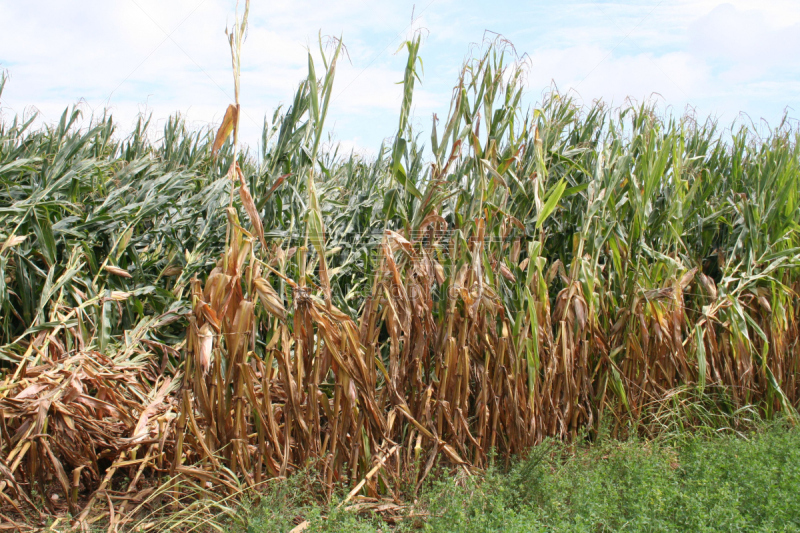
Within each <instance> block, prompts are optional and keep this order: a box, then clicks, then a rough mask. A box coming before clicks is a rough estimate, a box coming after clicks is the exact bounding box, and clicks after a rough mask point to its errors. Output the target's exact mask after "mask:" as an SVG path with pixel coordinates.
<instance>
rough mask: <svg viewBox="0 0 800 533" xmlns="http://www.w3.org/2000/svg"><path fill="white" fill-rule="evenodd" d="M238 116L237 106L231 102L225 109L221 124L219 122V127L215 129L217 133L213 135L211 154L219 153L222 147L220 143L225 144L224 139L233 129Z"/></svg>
mask: <svg viewBox="0 0 800 533" xmlns="http://www.w3.org/2000/svg"><path fill="white" fill-rule="evenodd" d="M238 116H239V107H238V106H236V105H233V104H231V105H229V106H228V109H226V110H225V116H224V117H223V119H222V124H220V126H219V129H218V130H217V135H216V137H214V145H213V146H212V147H211V153H212V154H214V155H217V153H219V150H220V148H222V145H223V144H225V140H226V139H227V138H228V137H229V136H230V134H231V132H232V131H233V128H234V126H235V125H236V123H237V118H238Z"/></svg>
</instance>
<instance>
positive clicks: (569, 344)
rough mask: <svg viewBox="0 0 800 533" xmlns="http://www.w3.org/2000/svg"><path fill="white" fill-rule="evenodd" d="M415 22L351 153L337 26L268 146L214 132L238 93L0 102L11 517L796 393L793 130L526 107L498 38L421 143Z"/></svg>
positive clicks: (566, 103)
mask: <svg viewBox="0 0 800 533" xmlns="http://www.w3.org/2000/svg"><path fill="white" fill-rule="evenodd" d="M237 24H238V26H235V28H234V30H233V31H232V32H231V33H230V35H231V45H232V51H233V62H234V71H235V72H238V70H237V69H238V57H239V51H240V50H239V48H237V47H240V46H241V39H242V36H243V35H244V30H245V24H244V23H243V22H242V21H238V20H237ZM419 45H420V43H419V40H418V39H417V40H413V41H411V42H409V43H407V49H408V52H409V60H408V64H407V68H406V73H405V78H404V98H403V104H402V109H401V113H400V121H399V125H398V131H397V132H396V135H395V138H394V140H393V143H392V146H391V148H388V149H381V151H380V152H379V156H378V157H377V158H376V160H375V161H371V162H369V161H365V160H363V159H361V158H358V157H355V156H350V157H349V158H348V157H340V156H339V155H338V153H337V152H336V151H332V152H329V151H326V150H324V149H323V148H322V146H323V145H322V143H321V139H322V135H323V133H324V120H325V116H326V113H327V108H328V104H329V102H330V101H331V94H332V87H333V79H334V72H335V65H336V60H337V58H338V56H339V53H340V50H341V49H340V43H339V42H338V41H336V42H335V48H334V51H333V53H332V54H329V55H328V56H325V51H324V50H321V53H322V55H323V63H324V73H323V75H322V76H321V77H320V78H319V79H318V77H317V74H316V71H315V67H314V61H313V59H311V56H309V77H308V79H306V80H304V81H303V82H302V83H301V84H300V87H299V89H298V91H297V94H296V96H295V99H294V101H293V103H292V106H290V107H289V108H288V109H287V110H286V111H285V112H283V113H279V112H276V114H275V116H274V117H273V120H272V124H271V125H270V124H267V125H266V126H265V130H264V140H263V142H264V145H263V152H262V153H263V154H264V155H263V157H261V158H260V159H256V158H255V157H253V156H251V155H250V154H248V153H247V152H242V151H241V150H239V149H238V147H237V146H236V143H235V142H234V143H231V142H229V140H228V139H229V138H230V136H231V134H233V137H234V138H235V137H236V135H237V133H236V132H237V129H238V126H237V124H238V120H239V112H240V109H239V106H238V102H236V103H235V104H234V105H232V106H231V107H230V108H229V111H228V113H226V115H225V119H224V122H223V126H222V127H221V128H220V130H219V132H218V134H217V135H216V136H214V135H212V134H211V132H204V133H203V134H202V135H201V134H190V133H188V132H186V131H185V130H184V129H182V127H181V126H180V123H179V122H178V121H174V122H171V123H170V125H168V127H167V129H166V130H165V134H164V138H163V140H162V142H161V144H159V145H157V146H156V145H154V144H151V143H149V142H148V141H147V140H146V139H145V138H144V136H143V135H144V134H143V132H142V131H140V129H138V128H137V131H136V132H135V133H134V135H132V136H131V137H130V138H128V139H126V140H125V141H120V142H117V141H114V140H113V138H112V136H111V131H112V130H113V126H112V123H111V121H110V119H108V118H104V119H103V120H102V121H100V122H98V123H97V124H96V125H95V127H94V128H93V129H91V130H90V131H88V132H86V131H83V132H82V131H76V130H74V129H71V126H70V120H69V119H68V116H67V115H66V114H65V118H64V121H63V122H62V124H61V125H59V126H58V127H57V128H51V129H47V130H43V131H38V132H27V131H26V128H27V126H25V125H24V124H19V123H17V122H16V121H15V122H14V123H13V124H11V125H10V126H7V125H5V123H3V125H2V128H3V129H2V130H0V179H1V180H2V183H3V184H4V188H3V191H2V192H0V202H1V204H0V241H2V242H3V244H2V250H0V282H1V283H2V284H3V287H2V293H1V294H0V298H2V300H0V306H2V313H3V318H4V323H3V327H2V342H3V343H4V344H3V346H1V347H0V359H2V360H3V361H5V364H6V368H5V370H4V372H5V373H4V375H3V377H2V378H1V379H0V437H1V438H2V442H1V443H0V499H1V500H2V503H1V504H0V505H2V506H3V507H2V509H3V510H2V513H3V517H7V519H8V520H21V519H20V518H19V517H21V516H23V517H28V518H29V519H31V520H36V519H37V518H38V516H39V513H40V512H44V511H40V510H34V509H42V502H44V505H45V506H46V510H47V511H48V512H50V513H59V512H64V511H70V512H72V514H73V516H78V517H79V518H81V519H83V520H84V523H86V522H87V521H90V520H92V519H97V518H102V517H103V516H104V517H105V518H106V519H108V520H109V521H110V522H111V524H112V525H114V524H117V525H124V524H129V523H130V522H129V520H130V519H131V517H132V516H134V515H135V514H136V513H139V512H140V511H142V509H144V508H145V507H147V506H150V507H151V508H152V507H156V506H155V505H154V503H155V501H154V500H153V499H152V498H154V497H155V496H154V495H155V494H157V491H158V490H170V491H173V492H174V493H178V492H180V491H181V490H184V488H186V487H189V488H191V490H212V491H220V492H226V493H228V494H233V493H236V492H237V491H241V490H242V487H243V486H249V487H258V486H260V485H261V484H262V483H263V482H264V480H266V479H269V478H274V477H279V476H286V475H290V474H292V473H294V472H297V471H298V470H301V469H306V468H312V469H313V470H314V471H315V472H317V473H318V474H319V476H320V479H321V480H322V482H323V485H324V486H325V487H326V488H327V490H328V491H329V494H330V493H331V492H332V491H333V490H334V487H335V486H336V485H337V484H339V483H344V484H350V485H353V486H355V487H360V490H361V491H363V492H365V493H367V494H368V495H370V496H375V495H390V496H393V497H394V496H397V495H398V491H400V490H401V487H402V486H407V485H406V484H407V482H408V481H409V480H411V481H412V482H413V483H416V484H417V485H418V484H419V483H421V482H422V481H423V480H424V479H425V477H426V476H427V474H428V473H429V472H430V471H431V469H432V468H433V466H434V465H435V464H436V462H437V461H443V462H446V463H447V464H450V465H464V466H476V467H482V466H485V465H486V464H487V462H488V461H489V458H490V457H491V455H490V452H491V451H492V450H495V451H496V452H497V454H498V456H499V457H501V458H508V457H510V456H512V455H514V454H521V453H525V451H526V450H527V449H528V448H529V447H531V446H533V445H535V444H537V443H539V442H541V441H542V440H543V439H544V438H546V437H550V436H554V437H558V438H564V439H570V438H575V437H576V435H578V433H579V432H581V431H583V430H586V431H588V432H589V434H592V433H593V432H596V431H598V430H599V428H600V426H601V425H602V424H608V425H610V426H611V428H612V431H614V432H615V433H617V434H622V433H627V432H631V431H643V432H646V433H649V432H652V431H657V430H658V427H659V423H660V422H659V420H660V418H659V417H660V416H661V415H660V413H662V412H663V409H664V406H665V405H672V404H674V403H676V402H682V401H684V400H685V399H686V398H689V399H700V400H701V401H708V402H711V403H712V404H713V405H714V408H715V409H717V410H718V411H719V412H723V413H735V412H736V410H737V409H740V408H743V407H747V406H754V407H753V408H754V409H758V410H759V411H760V413H761V414H762V415H763V416H772V415H773V414H775V413H779V412H780V413H783V414H785V415H786V416H788V417H790V418H794V417H795V416H796V415H795V409H796V407H797V405H798V402H799V401H800V384H798V371H799V370H800V368H799V367H798V364H799V363H800V354H799V353H798V340H799V339H798V335H799V331H798V325H799V324H800V322H799V319H800V317H799V316H798V306H797V304H798V296H797V291H798V287H800V285H799V282H800V237H799V236H798V234H797V228H798V222H800V212H799V211H798V205H799V204H798V186H800V157H799V154H800V152H798V150H799V149H798V143H797V141H798V132H797V131H796V129H793V128H792V126H791V125H789V124H787V123H784V124H781V125H780V127H779V128H777V129H775V130H774V131H773V132H772V133H771V134H770V135H769V136H767V137H766V138H757V137H755V136H754V135H753V134H752V133H751V132H750V131H749V130H747V129H744V128H743V129H739V130H735V131H734V133H733V134H732V137H731V139H730V140H728V141H726V140H724V139H723V138H722V137H721V136H720V135H719V134H718V133H717V132H716V125H715V124H713V123H711V122H707V123H705V124H700V123H697V122H696V120H695V119H694V118H693V117H684V118H681V119H672V118H669V119H663V118H659V116H658V115H657V114H656V113H655V110H654V109H653V108H650V107H648V106H644V105H643V106H638V107H635V106H630V107H627V108H624V109H623V110H621V111H618V112H612V111H609V110H608V109H606V108H605V107H604V106H603V105H602V104H599V103H598V104H595V105H593V106H592V107H589V108H586V109H582V108H580V107H579V106H577V105H576V104H575V103H574V102H573V101H571V100H570V99H569V98H567V97H565V96H563V95H559V94H558V93H552V94H549V95H547V96H546V97H545V98H544V100H543V102H542V103H541V104H540V105H539V107H537V108H536V109H535V110H534V111H533V112H532V113H525V112H524V111H523V107H522V104H521V101H522V84H523V83H522V81H523V76H524V70H523V69H522V68H521V67H520V65H518V64H516V63H512V64H511V65H507V64H506V61H507V57H508V54H505V53H504V51H505V50H504V49H503V47H502V45H500V44H495V45H493V46H489V47H488V48H487V50H486V52H485V53H484V54H483V55H481V56H479V57H478V58H476V59H474V60H471V61H469V62H468V63H467V64H466V65H465V66H464V69H463V70H462V74H461V76H460V79H459V82H458V85H457V87H456V88H455V90H454V93H453V100H452V104H451V106H450V111H449V113H448V115H447V116H446V118H445V119H444V120H443V121H442V122H441V123H440V122H439V120H438V118H437V117H434V122H433V127H432V132H433V133H432V137H431V143H430V156H429V163H430V164H427V163H425V157H426V156H424V155H423V149H422V147H421V146H420V145H419V144H418V139H417V137H416V136H415V135H414V134H413V132H412V130H411V126H410V121H409V120H408V118H409V115H410V109H411V102H412V96H413V88H414V82H415V80H416V79H418V75H417V62H418V59H417V53H418V50H419ZM236 83H237V87H238V81H237V82H236ZM237 94H238V91H237ZM72 120H76V119H74V118H73V119H72ZM220 176H225V177H224V178H220ZM237 190H238V194H235V193H236V192H237ZM226 200H227V202H226ZM131 206H133V207H131ZM245 217H246V218H245ZM183 331H187V332H188V333H186V334H185V336H184V335H182V332H183ZM685 413H686V414H685V415H684V416H685V419H684V420H682V423H683V424H685V426H692V425H693V424H694V423H695V422H698V421H697V420H694V419H693V418H692V417H693V416H695V415H694V414H692V413H690V412H689V411H686V412H685ZM159 486H160V489H157V487H159ZM187 490H188V489H187ZM53 495H55V496H57V498H56V499H54V498H53V497H52V496H53ZM176 499H177V497H175V498H173V500H176ZM103 513H105V514H103ZM0 518H2V517H0ZM2 519H4V520H5V519H6V518H2Z"/></svg>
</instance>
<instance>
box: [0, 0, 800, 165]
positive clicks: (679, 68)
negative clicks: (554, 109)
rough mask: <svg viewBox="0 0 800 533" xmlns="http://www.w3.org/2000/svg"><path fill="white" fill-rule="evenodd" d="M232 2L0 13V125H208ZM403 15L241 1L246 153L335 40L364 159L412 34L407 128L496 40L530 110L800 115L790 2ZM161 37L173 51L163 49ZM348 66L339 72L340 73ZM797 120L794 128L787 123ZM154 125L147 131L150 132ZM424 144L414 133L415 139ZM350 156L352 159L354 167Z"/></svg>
mask: <svg viewBox="0 0 800 533" xmlns="http://www.w3.org/2000/svg"><path fill="white" fill-rule="evenodd" d="M234 5H235V2H234V1H233V0H228V1H221V0H173V1H170V2H164V1H163V0H161V1H159V0H118V1H116V2H107V1H100V0H84V1H81V2H78V1H76V0H30V1H27V2H19V1H18V0H14V1H12V0H0V68H6V69H8V70H9V71H10V73H11V80H10V81H9V83H8V84H7V87H6V90H5V93H4V94H3V96H2V106H3V109H4V112H5V113H6V115H8V114H10V113H14V112H22V111H23V110H24V109H25V108H26V107H27V106H31V105H32V106H35V107H36V108H38V109H40V110H42V112H43V113H44V119H46V120H48V121H54V120H57V119H58V117H59V116H60V114H61V112H62V111H63V109H64V108H65V107H66V106H67V105H69V104H71V103H74V102H77V101H78V100H80V99H82V98H83V99H85V101H86V105H85V109H86V111H87V113H91V112H92V110H97V111H99V110H100V109H102V108H103V107H104V106H105V105H109V106H110V108H111V109H112V110H113V111H114V113H115V116H116V117H117V119H118V121H119V122H120V124H121V130H123V131H124V130H126V129H127V128H128V126H129V125H130V124H131V123H132V121H133V120H134V119H135V117H136V115H137V114H138V113H139V112H141V111H142V109H144V108H145V107H147V109H149V110H150V111H152V112H153V115H154V117H155V122H156V123H160V124H163V121H164V120H165V119H166V117H167V116H169V115H170V114H171V113H173V112H176V111H180V112H182V113H184V114H185V115H186V116H187V117H188V120H189V121H190V122H191V123H192V124H195V125H201V124H213V123H214V122H216V121H219V120H220V119H221V116H222V112H223V111H224V109H225V107H226V106H227V104H228V103H229V102H230V100H231V99H232V97H233V87H232V80H231V74H230V52H229V50H228V47H227V42H226V38H225V35H224V28H225V25H226V23H227V24H230V23H231V22H232V21H233V16H232V13H233V8H234ZM412 6H414V2H413V0H412V1H409V0H402V1H400V2H392V3H388V2H382V3H376V2H369V1H367V0H342V1H338V2H321V1H313V0H303V1H294V2H290V1H287V0H282V1H274V2H263V1H259V0H253V3H252V11H251V18H250V22H251V25H250V30H249V33H248V39H247V42H246V43H245V49H244V52H243V59H242V60H243V65H242V66H243V72H242V92H241V98H242V106H243V123H242V127H243V138H244V139H245V140H247V141H248V142H250V143H255V142H256V141H257V139H258V138H260V131H261V122H262V119H263V117H264V115H265V114H266V115H269V116H270V117H271V115H272V111H273V109H274V108H275V107H276V106H277V105H278V104H280V103H283V104H290V103H291V99H292V96H293V94H294V91H295V89H296V87H297V85H298V83H299V82H300V81H301V80H302V79H304V78H305V77H306V75H307V74H306V64H307V53H308V49H311V52H312V54H313V55H314V56H315V57H316V58H317V65H318V69H319V68H321V67H320V62H319V58H318V45H317V36H318V33H319V31H320V29H321V30H322V34H323V35H333V36H339V35H341V36H343V38H344V41H345V44H346V46H347V51H348V57H349V59H348V58H343V59H342V60H341V62H340V63H339V68H338V73H337V80H336V83H335V86H334V93H333V94H334V97H333V101H332V105H331V109H330V115H329V122H328V125H329V127H330V128H332V129H333V132H334V137H335V138H337V139H339V140H341V141H345V142H346V143H347V146H348V147H355V148H356V149H357V151H359V150H362V149H363V150H368V151H369V150H372V151H373V152H374V151H376V150H377V148H378V146H379V144H380V142H381V141H382V140H383V139H384V138H385V137H387V136H391V135H392V134H394V130H395V128H396V124H397V114H398V111H399V107H400V101H401V98H402V86H401V85H398V84H397V82H400V81H401V80H402V78H403V69H404V67H405V59H406V56H405V51H401V52H399V53H398V54H396V55H395V54H394V53H395V51H396V50H397V48H398V46H399V45H400V43H401V42H402V40H403V39H404V38H407V37H408V35H409V32H412V31H415V30H421V31H423V34H424V35H426V37H425V39H424V41H423V46H422V49H421V56H422V58H423V60H424V67H425V68H424V78H423V83H422V84H421V85H420V84H418V85H417V88H416V91H415V100H414V110H415V117H414V119H413V124H415V126H418V127H419V128H421V129H422V130H426V129H427V128H428V127H429V125H430V117H431V114H432V113H433V112H437V113H438V115H439V116H440V118H441V117H443V115H445V114H446V113H447V108H448V104H449V102H450V96H451V88H452V86H453V84H454V83H455V82H456V80H457V75H458V71H459V67H460V64H461V61H462V60H463V58H464V57H465V56H466V55H467V54H468V53H469V51H470V49H471V46H472V43H481V42H482V41H483V39H484V37H486V36H489V37H491V36H492V35H493V34H490V33H484V32H485V30H491V31H496V32H499V33H502V34H503V35H505V36H506V37H508V38H510V39H511V40H512V41H513V42H514V44H515V46H516V49H517V51H518V52H519V53H520V54H522V53H526V52H527V53H528V54H529V56H530V64H531V70H530V72H529V75H528V84H529V87H530V92H531V99H535V98H536V97H537V96H538V95H539V92H540V91H541V90H542V89H544V88H547V87H548V86H549V85H550V81H551V80H554V81H555V83H556V84H557V85H558V87H559V88H560V89H562V90H568V89H570V88H572V89H574V90H575V91H577V92H578V93H579V94H580V95H581V97H582V99H583V100H584V101H585V102H590V101H592V100H594V99H596V98H604V99H606V100H609V101H613V102H614V103H615V104H621V103H622V102H623V100H624V99H625V98H626V97H628V96H631V97H634V98H636V99H638V100H641V99H643V98H648V97H650V96H651V95H653V94H659V95H661V96H662V97H663V100H664V102H665V103H667V104H668V105H671V106H672V107H673V109H683V107H684V106H685V105H692V106H696V107H697V108H698V112H699V113H701V114H708V113H715V114H718V115H722V116H724V117H730V118H733V117H734V116H736V115H737V114H738V112H739V111H746V112H748V113H750V114H751V115H753V116H756V117H758V116H765V117H767V118H769V119H770V121H771V122H776V121H777V119H778V118H779V117H780V115H781V113H782V111H783V109H784V108H785V107H786V106H787V105H791V104H793V103H795V102H798V101H800V91H798V85H800V63H798V61H797V57H798V54H799V53H800V2H797V1H796V0H771V1H770V2H760V1H755V0H730V2H729V3H726V4H721V3H720V2H719V1H718V0H676V1H672V2H658V1H657V0H641V1H638V0H619V1H616V2H613V3H605V2H603V3H598V2H586V1H584V0H579V1H575V0H572V1H570V0H568V1H566V2H564V3H562V4H559V5H558V6H554V5H550V6H548V7H547V9H542V8H541V7H538V6H536V5H533V6H531V5H528V4H523V3H519V2H506V1H505V0H497V2H496V3H493V4H487V3H482V2H478V1H477V0H462V1H459V2H455V1H453V0H436V1H435V2H429V1H428V0H423V2H421V3H417V4H416V7H414V10H415V14H416V15H417V16H418V18H417V19H416V21H415V22H414V23H413V24H412V23H411V13H412ZM165 32H166V33H167V34H170V35H171V36H170V38H167V37H166V35H165ZM351 62H352V63H351ZM795 114H796V113H795ZM159 121H160V122H159ZM422 138H423V139H426V138H427V133H424V134H423V136H422ZM359 153H362V152H359Z"/></svg>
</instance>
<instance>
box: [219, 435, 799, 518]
mask: <svg viewBox="0 0 800 533" xmlns="http://www.w3.org/2000/svg"><path fill="white" fill-rule="evenodd" d="M312 493H313V490H311V491H310V490H309V486H308V485H307V480H305V479H304V478H303V477H302V476H296V477H295V478H293V479H291V480H289V481H286V482H281V483H280V484H277V485H275V486H274V488H273V489H271V490H270V491H268V492H267V493H266V494H265V495H264V496H263V500H262V501H261V502H260V504H258V505H254V506H253V507H251V508H250V511H249V513H247V515H246V519H245V520H244V521H242V522H241V523H239V524H238V525H237V527H238V528H239V529H234V530H235V531H247V532H248V533H262V532H264V533H266V532H273V531H289V530H290V529H292V527H294V525H295V522H296V521H297V520H296V519H297V518H298V517H302V518H303V519H305V520H308V521H309V527H308V529H307V530H306V531H307V532H312V531H319V532H323V531H325V532H334V531H364V532H366V531H373V532H374V531H383V532H388V531H398V532H399V531H436V532H451V531H452V532H475V533H478V532H490V531H498V532H500V531H502V532H546V531H575V532H583V531H586V532H600V531H643V532H644V531H648V532H656V531H659V532H660V531H665V532H666V531H764V532H766V531H800V501H798V498H797V494H798V493H800V430H798V429H797V428H795V427H789V426H786V425H784V424H781V423H773V424H770V425H768V426H766V425H765V426H763V427H761V428H760V429H758V430H754V431H750V432H747V433H745V434H719V435H712V436H708V435H695V436H686V435H684V436H681V438H679V439H671V440H664V439H658V440H653V441H643V440H638V439H635V440H630V441H617V440H614V439H609V438H604V439H601V440H600V441H599V442H597V443H595V444H580V445H575V446H569V445H565V444H561V443H556V442H549V443H547V444H545V445H542V446H540V447H537V448H536V449H534V450H533V451H532V452H531V457H529V458H528V459H527V460H526V461H521V462H518V463H516V464H514V465H513V466H512V467H511V468H508V469H503V468H500V467H498V466H495V467H492V468H489V469H488V470H487V471H486V473H485V474H483V475H481V476H474V477H473V478H466V477H464V476H455V477H454V476H453V475H452V474H449V473H440V474H439V475H438V476H437V477H436V479H435V480H434V481H432V482H430V483H428V484H426V486H425V487H424V489H423V491H422V492H421V493H420V496H419V498H418V499H417V500H416V503H415V504H414V505H413V509H412V511H411V512H412V513H416V514H419V515H422V516H423V517H424V518H417V519H414V518H406V519H404V520H401V521H399V523H398V524H397V525H389V524H387V523H385V522H383V521H382V520H380V518H379V517H377V516H374V515H372V516H370V515H366V516H357V515H356V514H354V513H352V512H348V511H343V510H337V509H336V508H335V505H331V506H325V505H319V504H317V503H314V502H313V501H309V499H308V498H309V496H308V495H309V494H312Z"/></svg>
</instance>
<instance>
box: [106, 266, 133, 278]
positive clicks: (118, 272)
mask: <svg viewBox="0 0 800 533" xmlns="http://www.w3.org/2000/svg"><path fill="white" fill-rule="evenodd" d="M103 270H106V271H108V272H111V273H112V274H115V275H117V276H121V277H123V278H132V277H133V276H131V274H130V272H128V271H127V270H125V269H123V268H119V267H115V266H111V265H105V266H104V267H103Z"/></svg>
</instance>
